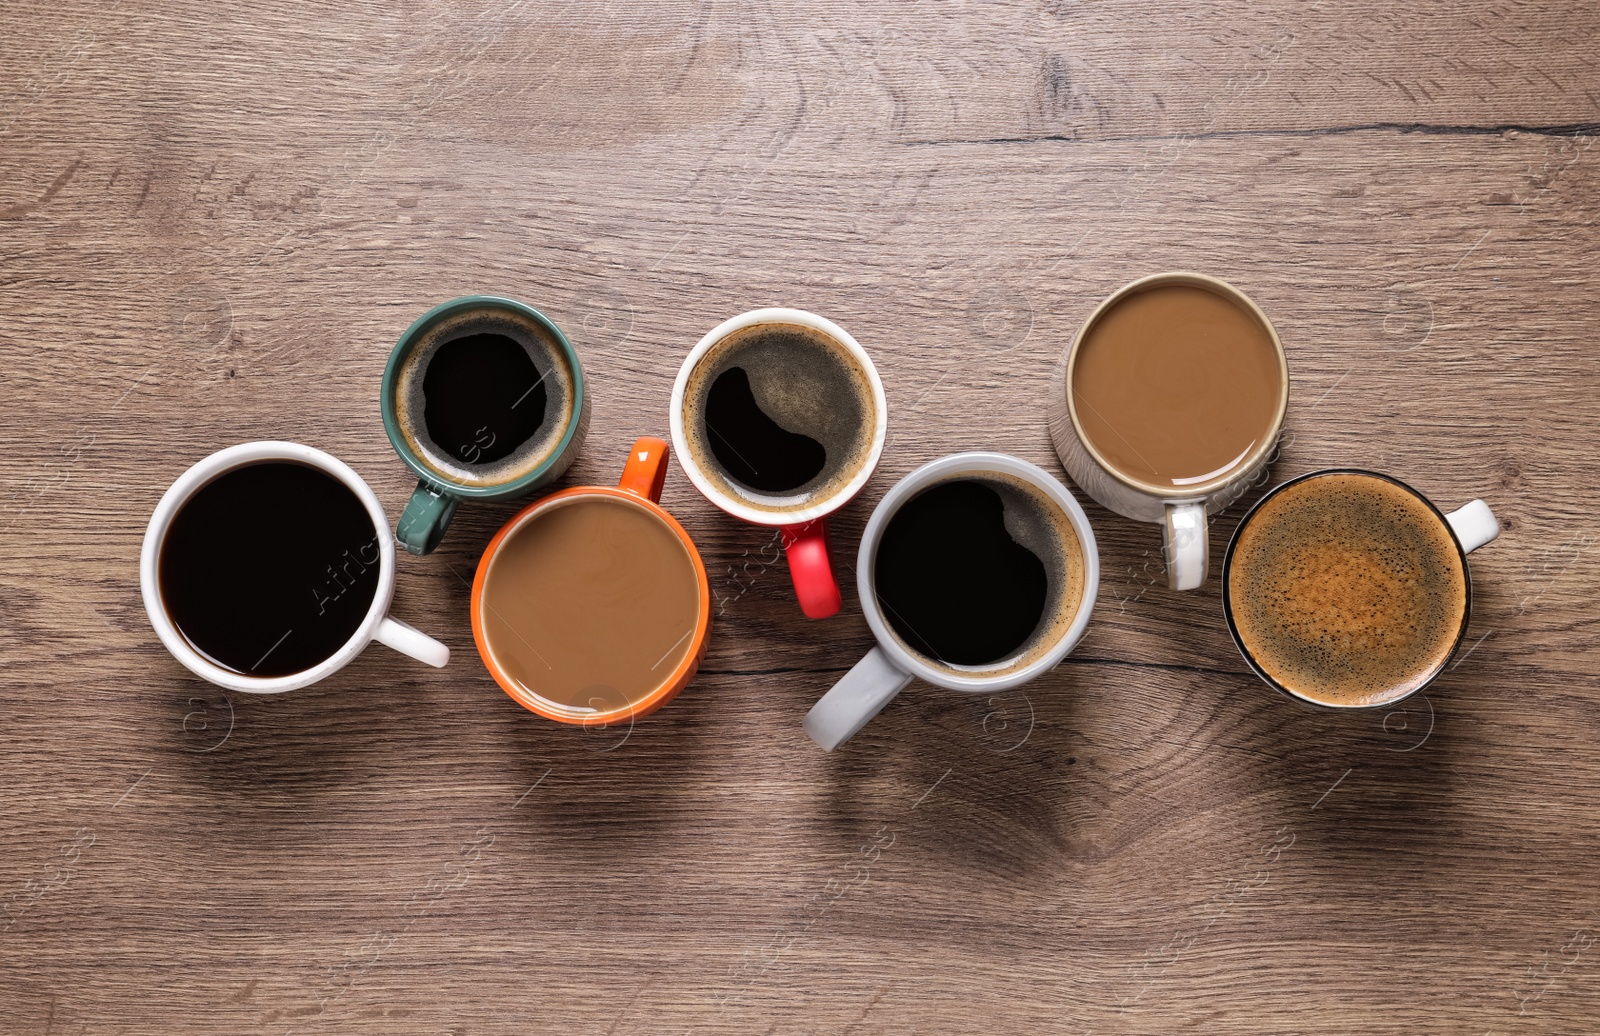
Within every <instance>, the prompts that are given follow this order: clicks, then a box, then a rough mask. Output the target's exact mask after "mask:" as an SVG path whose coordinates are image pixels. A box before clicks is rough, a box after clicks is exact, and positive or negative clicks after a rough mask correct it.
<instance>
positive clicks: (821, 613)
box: [783, 518, 841, 619]
mask: <svg viewBox="0 0 1600 1036" xmlns="http://www.w3.org/2000/svg"><path fill="white" fill-rule="evenodd" d="M783 550H784V553H786V554H787V555H788V556H789V577H790V578H791V579H793V580H794V595H795V596H796V597H798V598H800V610H801V611H803V612H805V613H806V618H808V619H826V618H827V617H828V616H830V615H838V614H839V605H840V603H841V598H840V596H839V583H838V580H836V579H834V578H833V562H832V560H830V559H829V557H828V520H827V519H826V518H818V519H816V520H815V521H809V522H806V523H805V524H803V525H786V526H784V527H783Z"/></svg>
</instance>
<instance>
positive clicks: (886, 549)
mask: <svg viewBox="0 0 1600 1036" xmlns="http://www.w3.org/2000/svg"><path fill="white" fill-rule="evenodd" d="M873 583H874V590H875V592H876V594H877V597H878V603H879V605H880V606H881V607H882V609H883V615H884V619H885V620H886V621H887V622H888V624H889V626H890V627H891V628H892V629H893V630H894V632H895V634H896V635H897V636H898V637H899V638H900V640H901V642H902V643H903V644H905V646H906V647H908V648H910V649H911V650H912V651H914V652H916V653H917V654H920V655H922V656H924V657H926V658H927V659H929V660H930V661H932V662H934V663H935V664H938V665H942V666H945V667H947V668H953V669H959V670H961V671H970V670H974V669H976V670H978V671H980V672H981V673H982V674H983V675H986V676H987V675H995V674H998V673H1004V672H1008V671H1011V670H1015V669H1020V668H1022V667H1024V666H1026V665H1028V664H1030V663H1031V662H1033V661H1034V660H1035V659H1036V658H1038V657H1039V656H1040V655H1042V654H1044V653H1045V652H1046V651H1048V650H1049V649H1050V648H1051V647H1052V646H1053V645H1054V644H1055V643H1056V642H1057V641H1058V640H1059V639H1060V637H1061V636H1062V635H1063V634H1064V633H1065V632H1066V630H1067V628H1068V627H1070V626H1071V625H1072V622H1073V620H1074V619H1075V618H1076V617H1077V614H1078V609H1079V606H1080V604H1081V603H1082V599H1083V585H1084V559H1083V546H1082V544H1081V543H1080V542H1079V540H1078V535H1077V531H1076V530H1075V529H1074V528H1073V527H1072V522H1071V520H1070V519H1069V518H1068V517H1067V516H1066V514H1065V512H1063V511H1062V510H1061V508H1060V507H1059V506H1057V505H1056V503H1055V501H1053V500H1050V499H1049V498H1047V497H1046V496H1045V495H1044V494H1043V493H1041V492H1040V491H1039V490H1038V489H1037V488H1036V487H1034V486H1033V485H1031V484H1029V483H1027V482H1024V481H1022V480H1021V479H1014V478H1011V477H1009V476H1005V475H1000V474H986V475H963V476H958V477H955V478H952V479H950V480H948V481H945V482H939V483H936V484H935V485H933V486H930V487H928V488H927V489H925V490H923V491H922V492H920V493H918V494H917V495H916V496H915V497H913V498H912V499H911V500H908V501H906V503H904V504H902V505H901V507H900V509H899V510H898V511H896V512H895V515H894V517H893V518H891V519H890V521H889V524H888V526H887V527H886V528H885V529H884V532H883V538H882V540H881V541H880V542H879V544H878V549H877V556H876V558H875V560H874V565H873Z"/></svg>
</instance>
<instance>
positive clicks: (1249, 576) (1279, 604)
mask: <svg viewBox="0 0 1600 1036" xmlns="http://www.w3.org/2000/svg"><path fill="white" fill-rule="evenodd" d="M1224 580H1225V591H1226V594H1227V600H1228V611H1229V616H1230V618H1231V619H1232V621H1233V625H1234V629H1235V630H1236V631H1237V633H1238V636H1239V640H1240V643H1241V644H1242V645H1243V646H1244V648H1245V651H1246V653H1247V654H1248V655H1249V656H1250V658H1251V659H1252V660H1253V661H1254V662H1255V663H1256V665H1258V666H1259V667H1260V668H1261V669H1262V670H1263V671H1264V672H1265V673H1266V674H1267V675H1268V676H1269V677H1270V678H1271V679H1273V680H1274V681H1276V682H1277V683H1278V684H1279V685H1281V686H1282V687H1283V688H1285V689H1286V690H1288V691H1290V692H1291V693H1293V694H1296V695H1299V696H1300V697H1303V698H1306V699H1308V700H1311V701H1316V702H1322V703H1326V704H1331V705H1357V706H1360V705H1381V704H1383V703H1385V702H1389V701H1394V700H1396V699H1399V698H1402V697H1404V696H1405V695H1407V694H1410V693H1411V692H1412V691H1415V690H1416V689H1418V688H1419V687H1421V686H1423V685H1424V684H1426V683H1427V682H1428V681H1429V680H1431V679H1433V677H1434V676H1435V675H1437V674H1438V672H1439V671H1440V670H1441V669H1443V668H1444V665H1445V663H1446V661H1448V660H1449V658H1450V655H1451V653H1452V652H1453V651H1454V650H1455V646H1456V643H1457V641H1458V640H1459V639H1460V637H1461V633H1462V632H1463V630H1464V628H1465V626H1466V617H1467V608H1468V599H1469V593H1470V591H1469V584H1468V581H1467V571H1466V565H1465V563H1464V562H1463V560H1462V556H1461V552H1460V549H1459V548H1458V547H1457V545H1456V541H1455V538H1454V537H1453V536H1452V535H1451V532H1450V528H1449V525H1448V524H1447V523H1446V522H1445V520H1444V519H1443V518H1442V517H1441V516H1440V515H1439V514H1438V512H1436V511H1435V510H1434V509H1433V507H1432V506H1431V505H1429V504H1428V503H1427V502H1426V501H1424V500H1423V499H1421V498H1420V497H1418V496H1417V495H1416V494H1415V493H1414V492H1412V491H1411V490H1410V489H1408V488H1406V487H1404V486H1402V485H1400V484H1398V483H1396V482H1392V481H1390V480H1388V479H1385V478H1380V477H1378V476H1375V475H1367V474H1359V473H1351V472H1330V473H1328V474H1325V475H1316V476H1313V477H1311V478H1308V479H1305V480H1304V481H1301V482H1295V483H1291V484H1289V485H1288V486H1287V487H1286V488H1284V489H1282V490H1279V491H1278V492H1277V493H1276V494H1275V495H1274V496H1271V497H1269V498H1268V499H1267V501H1266V502H1265V503H1263V504H1262V505H1261V506H1260V507H1259V508H1258V509H1257V510H1256V511H1255V512H1253V513H1252V514H1251V515H1250V516H1249V517H1248V518H1247V519H1246V524H1245V526H1244V527H1243V528H1242V529H1241V530H1240V531H1239V534H1238V538H1237V540H1236V541H1235V543H1234V545H1233V548H1232V550H1231V552H1230V555H1229V561H1228V569H1227V572H1226V573H1225V576H1224Z"/></svg>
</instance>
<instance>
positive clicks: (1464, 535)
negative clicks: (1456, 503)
mask: <svg viewBox="0 0 1600 1036" xmlns="http://www.w3.org/2000/svg"><path fill="white" fill-rule="evenodd" d="M1444 518H1445V521H1447V522H1449V523H1450V531H1452V532H1454V533H1455V534H1456V539H1458V540H1460V541H1461V549H1462V550H1464V551H1466V552H1467V553H1468V554H1471V553H1472V552H1473V551H1475V550H1477V549H1478V548H1479V547H1481V546H1483V545H1484V544H1485V543H1488V542H1489V541H1490V540H1492V539H1494V538H1495V537H1496V536H1498V535H1500V521H1499V519H1497V518H1495V516H1494V512H1493V511H1491V510H1489V505H1488V504H1486V503H1484V502H1483V501H1482V500H1473V501H1472V502H1470V503H1466V504H1463V505H1461V506H1460V507H1458V508H1456V509H1455V510H1454V511H1451V512H1450V513H1449V514H1447V515H1445V516H1444Z"/></svg>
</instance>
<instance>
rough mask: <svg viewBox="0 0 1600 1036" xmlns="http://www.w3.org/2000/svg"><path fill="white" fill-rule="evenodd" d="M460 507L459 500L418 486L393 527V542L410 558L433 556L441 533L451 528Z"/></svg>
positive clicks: (442, 535)
mask: <svg viewBox="0 0 1600 1036" xmlns="http://www.w3.org/2000/svg"><path fill="white" fill-rule="evenodd" d="M460 503H461V498H460V497H456V496H451V495H450V494H449V493H441V492H439V491H438V490H437V489H435V488H434V487H432V486H430V485H428V483H426V482H418V483H417V488H416V490H415V491H413V492H412V494H411V499H410V500H407V501H406V509H405V510H404V511H403V512H401V514H400V522H399V524H398V525H397V526H396V527H395V530H394V538H395V542H397V543H399V544H400V546H402V547H404V548H405V549H406V550H407V551H409V552H411V553H412V554H432V553H433V551H434V548H435V547H437V546H439V541H440V540H442V539H444V531H445V530H446V529H448V528H450V519H451V518H452V517H453V516H454V515H455V513H456V507H457V506H458V505H459V504H460Z"/></svg>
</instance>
